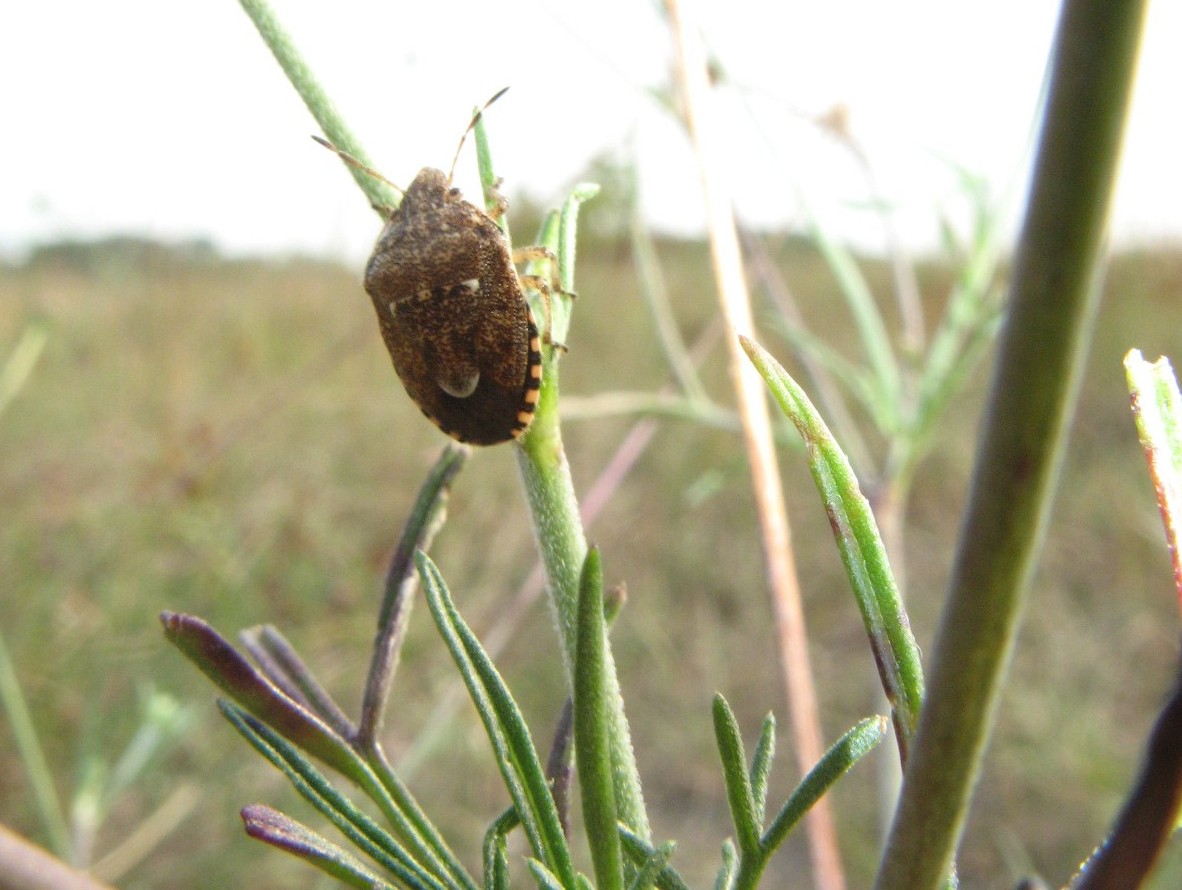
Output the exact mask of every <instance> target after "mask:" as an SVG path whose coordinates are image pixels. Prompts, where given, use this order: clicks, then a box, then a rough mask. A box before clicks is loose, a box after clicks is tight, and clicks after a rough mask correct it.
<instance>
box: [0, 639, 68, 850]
mask: <svg viewBox="0 0 1182 890" xmlns="http://www.w3.org/2000/svg"><path fill="white" fill-rule="evenodd" d="M0 703H3V706H4V713H5V715H6V716H7V717H8V726H9V729H10V731H11V732H12V736H13V740H14V741H15V742H16V747H17V751H18V752H19V753H20V759H21V764H22V765H23V766H24V770H25V775H26V777H27V778H28V780H29V784H30V785H31V786H32V789H33V799H34V800H35V801H36V802H37V809H38V811H39V813H40V816H41V827H42V830H44V831H45V833H46V836H47V837H48V838H49V844H50V846H51V847H52V848H53V851H54V853H56V854H57V856H58V858H59V859H62V860H65V861H67V862H68V861H69V860H70V858H71V856H70V850H71V845H70V830H69V828H68V827H67V825H66V816H65V813H63V812H62V805H61V801H60V800H59V799H58V796H57V789H56V788H55V786H54V783H53V772H52V771H51V770H50V768H49V763H48V762H47V761H46V759H45V749H44V748H42V746H41V740H40V739H39V738H38V736H37V728H36V727H35V726H34V725H33V718H32V716H31V715H30V713H29V706H28V703H27V702H26V700H25V694H24V691H23V690H22V689H21V684H20V680H19V679H18V678H17V676H16V668H15V667H14V666H13V664H12V658H11V657H10V656H9V654H8V644H7V643H5V642H4V635H3V634H2V633H0Z"/></svg>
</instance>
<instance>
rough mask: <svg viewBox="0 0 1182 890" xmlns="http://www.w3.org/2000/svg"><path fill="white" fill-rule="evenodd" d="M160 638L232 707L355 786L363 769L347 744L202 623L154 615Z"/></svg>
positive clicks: (361, 778) (193, 618)
mask: <svg viewBox="0 0 1182 890" xmlns="http://www.w3.org/2000/svg"><path fill="white" fill-rule="evenodd" d="M160 622H161V624H163V625H164V636H165V638H167V639H168V641H169V642H170V643H172V644H173V645H174V646H176V647H177V648H178V649H180V650H181V652H182V654H184V655H185V657H186V658H188V659H189V660H190V661H192V662H193V663H194V664H195V665H197V667H198V668H200V669H201V671H202V672H203V673H204V674H205V675H206V676H207V677H209V678H210V679H211V680H213V682H214V683H215V684H216V685H217V686H218V687H219V688H221V689H222V691H224V692H225V693H227V694H228V695H229V696H230V697H231V698H233V699H234V700H235V701H236V702H238V703H239V704H240V705H242V706H243V707H244V708H246V710H248V711H249V712H250V713H252V714H254V715H255V716H256V717H258V718H259V719H260V720H262V721H264V722H265V723H267V724H269V725H270V726H273V727H274V728H275V729H276V730H277V731H278V732H279V733H280V734H281V735H282V736H283V737H284V738H286V739H289V740H291V741H292V742H294V743H295V744H297V745H299V746H300V747H301V748H303V749H304V750H306V751H308V752H309V753H310V754H312V755H313V756H314V757H318V758H320V759H321V760H323V761H324V762H325V763H327V764H328V765H329V766H331V767H333V768H334V769H336V770H338V771H340V772H341V773H342V774H344V775H346V776H348V777H349V778H350V779H352V780H353V781H355V782H357V783H358V784H359V785H364V784H365V781H366V776H365V773H366V768H365V766H364V764H363V763H362V762H361V760H360V758H359V757H358V756H357V754H356V753H355V752H354V751H353V749H352V748H351V747H350V746H349V743H348V742H347V741H346V740H345V739H344V738H342V737H341V736H339V735H338V734H337V733H335V732H334V731H333V730H332V729H331V728H329V726H328V724H326V723H325V722H324V721H323V720H321V719H320V718H319V717H317V716H315V715H314V714H313V713H312V712H311V711H309V710H308V709H307V708H305V707H304V706H303V705H301V704H299V703H297V702H296V701H295V700H294V699H291V698H289V697H288V696H287V695H285V694H284V693H283V692H282V691H280V689H279V688H278V687H277V686H275V685H274V684H273V683H271V682H270V681H269V680H267V679H266V678H265V677H263V675H262V674H260V673H259V672H258V671H257V670H255V668H254V666H253V665H251V663H250V662H248V661H247V660H246V659H245V658H244V657H243V656H242V655H240V654H239V653H238V651H237V650H236V649H235V648H234V647H233V646H231V645H230V643H229V642H228V641H227V640H226V638H225V637H223V636H222V635H221V634H219V633H218V632H217V631H216V630H214V628H213V627H212V626H211V625H209V624H208V623H207V622H205V621H203V620H202V619H200V618H198V617H196V616H194V615H181V614H177V613H174V612H162V613H160Z"/></svg>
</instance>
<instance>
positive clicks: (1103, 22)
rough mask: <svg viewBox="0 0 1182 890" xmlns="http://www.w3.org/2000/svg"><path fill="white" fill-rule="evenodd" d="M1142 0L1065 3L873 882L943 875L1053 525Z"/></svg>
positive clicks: (911, 884) (910, 888)
mask: <svg viewBox="0 0 1182 890" xmlns="http://www.w3.org/2000/svg"><path fill="white" fill-rule="evenodd" d="M1144 12H1145V4H1144V2H1143V0H1126V2H1122V3H1112V2H1108V0H1068V2H1067V3H1066V5H1065V6H1064V9H1063V13H1062V18H1061V19H1060V22H1059V30H1058V34H1057V37H1056V43H1055V48H1054V62H1053V73H1052V80H1051V89H1050V98H1049V101H1048V104H1047V110H1046V117H1045V121H1044V125H1043V134H1042V140H1041V144H1040V146H1039V150H1038V155H1037V159H1036V164H1035V174H1034V181H1033V186H1032V190H1031V196H1030V201H1029V205H1028V208H1027V214H1026V220H1025V223H1024V226H1023V230H1022V236H1021V240H1020V242H1019V245H1018V252H1017V255H1016V258H1015V266H1014V276H1013V279H1012V282H1011V286H1010V299H1009V313H1010V314H1009V318H1008V319H1007V322H1006V325H1005V328H1004V331H1003V334H1002V339H1001V344H1000V351H999V357H998V365H997V369H996V372H995V375H994V381H993V389H992V392H991V396H990V404H989V408H988V414H987V417H986V421H985V425H984V430H983V435H982V440H981V443H980V449H979V455H978V460H977V469H976V472H975V474H974V478H973V486H972V491H971V493H970V500H969V505H968V509H967V512H966V516H965V520H964V524H963V526H962V528H961V535H960V542H959V545H958V549H957V553H956V557H955V561H954V565H953V571H952V578H951V580H950V584H949V596H948V606H947V608H946V609H945V612H944V615H943V618H942V621H941V626H940V629H939V632H938V634H937V637H936V643H935V646H934V657H933V670H932V672H931V675H930V685H929V688H928V698H927V700H926V702H925V705H924V708H923V711H922V713H921V719H920V729H919V734H918V736H917V739H916V745H915V747H914V749H913V751H912V756H911V758H910V760H909V761H908V764H907V771H906V777H905V780H904V784H903V792H902V796H901V799H900V803H899V809H898V812H897V814H896V817H895V823H894V825H893V827H892V829H891V833H890V836H889V838H888V841H887V848H886V851H885V853H884V858H883V862H882V867H881V870H880V872H879V876H878V879H877V883H876V885H875V886H876V887H877V888H878V890H925V888H933V887H936V886H937V885H938V884H939V883H940V882H941V880H942V879H943V878H944V877H945V876H946V875H947V874H948V873H949V870H950V869H951V867H952V862H953V856H954V851H955V848H956V845H957V843H958V841H959V838H960V835H961V832H962V830H963V828H964V823H965V819H966V815H967V811H968V804H969V798H970V793H971V790H972V787H973V783H974V781H975V779H976V777H977V774H978V771H979V768H980V759H981V754H982V752H983V751H984V748H985V744H986V741H987V739H988V736H989V731H990V727H991V725H992V721H993V714H994V710H995V708H996V704H997V700H998V697H999V692H1000V689H1001V685H1002V679H1003V674H1004V670H1005V666H1006V664H1007V662H1008V660H1009V655H1010V651H1011V649H1012V647H1013V641H1014V637H1015V634H1016V632H1017V627H1018V622H1019V618H1020V615H1021V611H1022V606H1023V602H1024V599H1025V592H1026V589H1027V583H1028V580H1029V578H1030V575H1031V572H1032V570H1033V568H1034V564H1035V556H1036V554H1037V553H1038V550H1039V546H1040V544H1041V542H1042V537H1043V533H1044V530H1045V528H1046V524H1047V517H1048V515H1049V512H1050V503H1051V497H1052V494H1053V490H1054V483H1055V479H1056V476H1057V474H1058V470H1059V466H1060V463H1061V461H1062V456H1063V451H1064V439H1065V436H1066V430H1067V427H1068V421H1069V419H1070V417H1071V414H1072V411H1073V408H1074V405H1075V397H1076V394H1077V391H1078V383H1079V377H1080V370H1081V368H1082V365H1083V360H1084V357H1085V355H1086V352H1087V344H1088V340H1089V336H1090V331H1091V322H1092V319H1093V317H1094V314H1095V307H1096V303H1097V301H1098V293H1099V287H1098V283H1099V275H1098V274H1097V270H1098V267H1099V265H1100V257H1101V251H1102V246H1103V241H1104V232H1105V225H1106V220H1107V217H1108V208H1109V204H1110V202H1111V194H1112V188H1113V181H1114V178H1115V175H1116V169H1117V161H1118V158H1119V153H1120V142H1121V134H1122V131H1123V128H1124V121H1125V115H1126V111H1127V108H1128V104H1129V95H1130V93H1131V89H1132V81H1133V71H1134V67H1135V62H1136V57H1137V47H1138V41H1139V37H1140V33H1141V25H1142V20H1143V17H1144Z"/></svg>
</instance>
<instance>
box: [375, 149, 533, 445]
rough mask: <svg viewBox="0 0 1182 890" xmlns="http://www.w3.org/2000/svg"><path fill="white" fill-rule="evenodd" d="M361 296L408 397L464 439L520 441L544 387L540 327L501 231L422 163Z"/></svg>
mask: <svg viewBox="0 0 1182 890" xmlns="http://www.w3.org/2000/svg"><path fill="white" fill-rule="evenodd" d="M365 290H366V293H368V294H369V296H370V299H372V300H373V306H374V310H375V311H376V312H377V314H378V325H379V327H380V328H381V330H382V339H383V340H385V342H386V348H387V349H388V350H389V351H390V358H391V359H393V361H394V370H395V371H397V372H398V376H399V377H400V378H401V379H402V385H403V386H405V387H406V391H407V393H408V394H409V395H410V397H411V398H412V399H413V400H414V401H415V404H417V405H418V406H419V407H420V408H421V409H422V411H423V413H424V414H426V415H427V417H429V418H430V419H431V420H432V421H433V422H434V423H435V424H436V425H437V426H438V427H439V428H440V429H441V430H443V431H444V432H445V433H447V434H448V435H449V436H451V437H453V438H455V439H459V440H460V441H461V442H470V443H472V444H473V445H494V444H496V443H497V442H504V441H506V440H508V439H516V438H517V437H518V436H520V435H521V434H522V433H523V432H524V431H525V429H526V427H528V426H529V424H530V421H531V420H533V415H534V408H535V407H536V406H537V403H538V388H539V387H540V386H541V383H542V354H541V344H540V341H539V337H538V328H537V325H536V324H535V322H534V318H533V313H532V312H531V311H530V308H529V303H528V302H526V299H525V292H524V291H523V290H522V287H521V281H520V280H519V279H518V277H517V269H516V268H515V267H514V265H513V256H512V254H511V252H510V250H509V244H508V241H507V240H506V238H505V234H504V232H502V231H501V228H500V226H498V225H497V224H496V223H495V222H494V221H493V219H492V217H490V216H489V215H488V214H487V213H485V212H484V211H483V210H481V209H480V208H479V207H477V206H476V205H474V204H471V203H469V202H468V201H465V200H464V199H463V197H462V196H461V195H460V190H459V189H457V188H453V187H452V185H451V182H450V179H449V178H448V177H447V176H445V175H444V174H443V173H442V172H441V171H439V170H434V169H432V168H430V167H425V168H423V169H422V170H421V171H419V175H418V176H416V177H415V178H414V182H412V183H411V184H410V188H408V189H407V190H406V194H405V195H404V196H403V199H402V203H401V204H400V205H399V206H398V209H397V210H395V211H393V213H391V214H390V220H389V222H387V223H386V227H385V228H384V229H383V230H382V234H381V235H380V236H379V237H378V242H377V244H376V245H375V247H374V251H373V254H372V256H370V258H369V263H368V265H367V266H366V267H365Z"/></svg>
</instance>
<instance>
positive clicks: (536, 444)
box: [517, 356, 651, 841]
mask: <svg viewBox="0 0 1182 890" xmlns="http://www.w3.org/2000/svg"><path fill="white" fill-rule="evenodd" d="M557 377H558V362H557V360H556V359H555V358H554V357H553V356H552V357H551V358H550V359H549V361H548V362H547V364H546V368H545V372H544V380H545V383H544V384H543V386H542V393H541V397H540V399H539V402H538V408H537V411H536V414H535V417H534V422H533V423H532V424H531V425H530V428H529V431H528V432H527V434H526V435H525V436H524V437H523V440H522V443H521V447H520V448H518V449H517V456H518V461H517V466H518V470H519V471H520V473H521V478H522V482H523V484H524V486H525V492H526V500H527V501H528V503H529V510H530V515H531V516H532V518H533V526H534V534H535V536H536V538H537V541H538V549H539V552H540V553H541V556H542V564H543V565H544V566H545V569H546V586H547V590H548V594H549V599H550V603H551V607H552V608H553V609H554V614H555V617H556V620H557V623H558V628H559V632H560V635H561V642H562V648H563V656H564V659H565V663H566V668H567V671H568V676H569V675H570V673H569V672H570V669H571V667H572V664H573V653H574V651H575V644H576V624H577V621H576V616H577V607H578V591H579V574H580V572H581V570H582V566H583V560H584V559H585V558H586V556H587V539H586V537H585V536H584V534H583V526H582V523H581V521H580V519H579V505H578V501H577V499H576V498H575V493H574V481H573V480H572V479H571V475H570V465H569V464H568V463H567V461H566V452H565V451H564V449H563V446H562V432H561V429H560V427H559V423H558V404H557V401H558V380H557ZM604 663H605V667H604V673H605V675H606V677H605V685H606V689H605V690H604V697H605V700H606V704H607V709H608V716H607V719H608V726H609V735H610V739H611V747H612V751H611V755H612V756H611V760H612V776H613V779H614V782H615V792H616V806H617V808H618V814H619V818H620V821H621V822H623V823H624V824H625V825H627V826H628V827H629V828H630V829H632V831H633V832H635V833H636V834H638V835H640V836H641V837H642V838H644V839H645V840H646V841H648V840H650V839H651V835H650V830H649V825H648V816H647V815H646V814H645V810H644V799H643V797H642V795H641V791H640V774H639V772H638V771H637V768H636V757H635V754H634V753H633V750H632V740H631V733H630V732H629V729H628V720H627V718H626V717H625V716H624V701H623V697H622V696H621V694H620V684H619V678H618V677H617V675H616V668H615V660H614V658H613V657H612V652H611V649H610V647H609V648H608V649H607V650H606V651H605V652H604Z"/></svg>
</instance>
